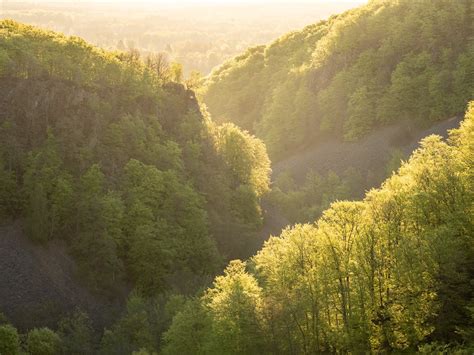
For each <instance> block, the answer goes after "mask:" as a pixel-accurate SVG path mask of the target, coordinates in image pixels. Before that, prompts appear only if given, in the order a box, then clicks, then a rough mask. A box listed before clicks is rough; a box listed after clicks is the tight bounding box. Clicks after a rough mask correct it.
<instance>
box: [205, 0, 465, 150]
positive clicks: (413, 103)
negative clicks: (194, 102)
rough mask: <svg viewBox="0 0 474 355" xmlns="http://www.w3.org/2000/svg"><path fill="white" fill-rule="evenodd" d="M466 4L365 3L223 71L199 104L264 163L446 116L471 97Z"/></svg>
mask: <svg viewBox="0 0 474 355" xmlns="http://www.w3.org/2000/svg"><path fill="white" fill-rule="evenodd" d="M473 4H474V2H473V1H472V0H459V1H453V0H439V1H435V0H426V1H412V0H397V1H388V0H372V1H370V2H369V4H368V5H366V6H363V7H360V8H357V9H354V10H350V11H347V12H345V13H343V14H341V15H337V16H332V17H330V18H329V19H328V20H327V21H321V22H319V23H316V24H314V25H311V26H308V27H306V28H305V29H303V30H302V31H297V32H292V33H289V34H287V35H285V36H283V37H281V38H279V39H278V40H276V41H275V42H273V43H271V44H270V45H268V46H260V47H255V48H252V49H249V50H248V51H247V52H245V53H244V54H242V55H241V56H238V57H236V58H235V59H233V60H231V61H229V62H227V63H225V64H224V65H222V66H221V67H220V68H218V69H216V70H215V71H214V72H213V73H212V74H211V75H210V76H209V78H208V79H207V84H206V87H205V89H204V91H203V98H204V101H205V103H206V104H207V106H208V109H209V111H210V113H211V114H212V115H213V117H214V118H215V119H216V120H220V121H223V122H227V121H230V122H233V123H235V124H237V125H238V126H240V127H243V128H244V129H247V130H249V131H250V132H252V133H255V134H256V135H257V136H258V137H260V138H262V139H263V140H264V142H265V143H266V145H267V147H268V150H269V152H270V154H271V157H272V158H274V159H280V158H281V157H283V156H285V155H287V154H288V153H289V152H292V151H294V150H295V149H297V148H302V147H304V146H306V145H311V144H314V142H317V141H320V140H323V139H325V138H328V137H337V138H341V139H344V140H349V141H353V140H357V139H359V138H360V137H362V136H364V135H365V134H367V133H368V132H371V131H373V130H374V129H375V128H376V127H378V126H381V125H387V124H390V123H393V122H400V121H402V122H405V123H406V125H411V126H423V125H424V126H427V125H429V124H430V123H432V122H433V121H436V120H440V119H445V118H448V117H452V116H454V115H456V114H459V113H462V112H463V110H464V106H465V104H466V102H468V101H469V100H470V99H472V97H473V95H474V64H473V63H474V42H473V41H474V37H473V35H474V32H473V26H474V25H473V24H474V19H473Z"/></svg>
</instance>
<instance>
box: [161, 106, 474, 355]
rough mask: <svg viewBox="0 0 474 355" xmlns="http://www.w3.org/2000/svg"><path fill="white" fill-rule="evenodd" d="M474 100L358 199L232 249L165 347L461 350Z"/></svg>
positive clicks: (468, 285)
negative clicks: (258, 243) (255, 247)
mask: <svg viewBox="0 0 474 355" xmlns="http://www.w3.org/2000/svg"><path fill="white" fill-rule="evenodd" d="M473 171H474V103H471V105H470V108H469V111H468V113H467V114H466V117H465V120H464V122H463V124H462V126H461V128H460V129H458V130H453V131H452V133H451V135H450V138H449V142H448V143H445V142H443V141H442V140H441V138H440V137H439V136H434V135H433V136H429V137H427V138H425V139H424V140H423V141H422V143H421V148H420V149H418V150H417V151H416V152H415V153H414V154H413V155H412V157H411V158H410V160H409V161H408V162H406V163H405V164H403V166H402V167H401V168H400V169H399V170H398V172H397V173H396V174H394V175H393V176H392V177H390V178H389V179H388V180H387V181H385V182H384V184H383V185H382V187H381V188H379V189H374V190H371V191H370V192H369V193H368V194H367V196H366V197H365V199H364V200H363V201H360V202H348V201H341V202H336V203H334V204H332V206H331V207H330V208H329V209H328V210H326V211H325V212H324V213H323V216H322V217H321V218H320V219H319V220H318V221H317V222H316V223H314V224H305V225H296V226H295V227H293V228H288V229H286V230H285V231H284V232H283V233H282V234H281V236H279V237H272V238H270V240H269V241H267V242H266V243H265V246H264V248H263V249H262V250H261V251H260V252H258V253H257V255H255V256H254V257H253V258H252V259H250V260H249V261H247V262H242V261H239V260H236V261H232V262H231V263H230V264H229V266H228V267H227V268H226V270H225V272H224V275H223V276H219V277H217V278H216V279H215V281H214V285H213V287H212V288H210V289H208V290H207V291H206V292H204V294H203V295H202V297H200V298H197V299H194V300H190V301H188V302H187V303H186V304H185V306H184V307H183V309H182V310H181V311H180V312H178V313H177V315H176V316H175V317H174V319H173V323H172V326H171V328H170V329H169V330H168V331H167V332H166V334H165V337H164V339H165V341H166V346H165V351H164V352H165V353H166V354H185V353H186V354H214V353H225V354H264V353H277V354H279V353H282V354H314V353H368V352H374V353H391V352H398V351H403V352H404V353H414V352H416V351H417V350H418V351H420V352H421V353H425V354H446V353H456V354H470V353H472V351H473V346H474V344H473V343H472V341H473V329H474V328H473V327H474V304H473V296H474V285H473V284H472V275H473V274H474V219H473V217H474V210H473V207H474V206H473V201H474V185H473V182H474V176H473Z"/></svg>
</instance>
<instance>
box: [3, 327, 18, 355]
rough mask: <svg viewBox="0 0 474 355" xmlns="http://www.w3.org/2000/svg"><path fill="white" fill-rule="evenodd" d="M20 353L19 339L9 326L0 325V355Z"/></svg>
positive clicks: (13, 328)
mask: <svg viewBox="0 0 474 355" xmlns="http://www.w3.org/2000/svg"><path fill="white" fill-rule="evenodd" d="M19 353H20V337H19V336H18V332H17V330H16V328H15V327H13V326H12V325H10V324H3V325H0V354H11V355H16V354H19Z"/></svg>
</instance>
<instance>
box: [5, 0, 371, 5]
mask: <svg viewBox="0 0 474 355" xmlns="http://www.w3.org/2000/svg"><path fill="white" fill-rule="evenodd" d="M3 2H5V3H6V2H9V1H8V0H3ZM12 2H13V1H12ZM17 2H23V1H17ZM24 2H30V3H36V4H40V3H97V4H100V3H117V4H150V5H204V4H206V5H210V4H212V5H214V4H215V5H239V4H243V5H249V4H268V5H270V4H275V3H278V4H292V3H293V4H294V3H299V4H334V3H339V4H344V3H346V4H354V5H357V4H363V3H366V2H367V0H293V1H292V0H30V1H24ZM0 3H2V0H0Z"/></svg>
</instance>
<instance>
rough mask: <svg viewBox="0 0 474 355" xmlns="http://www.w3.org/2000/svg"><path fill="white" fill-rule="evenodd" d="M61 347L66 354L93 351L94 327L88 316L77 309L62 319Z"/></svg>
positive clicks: (60, 328) (60, 327)
mask: <svg viewBox="0 0 474 355" xmlns="http://www.w3.org/2000/svg"><path fill="white" fill-rule="evenodd" d="M58 328H59V330H58V335H59V336H60V338H61V348H62V351H63V352H64V353H66V354H74V355H80V354H91V353H93V340H94V339H93V334H94V331H93V328H92V324H91V321H90V320H89V318H88V316H87V315H86V314H85V313H83V312H81V311H79V310H76V311H75V312H74V313H72V314H71V315H70V316H69V317H67V318H64V319H62V320H61V321H60V322H59V326H58Z"/></svg>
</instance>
